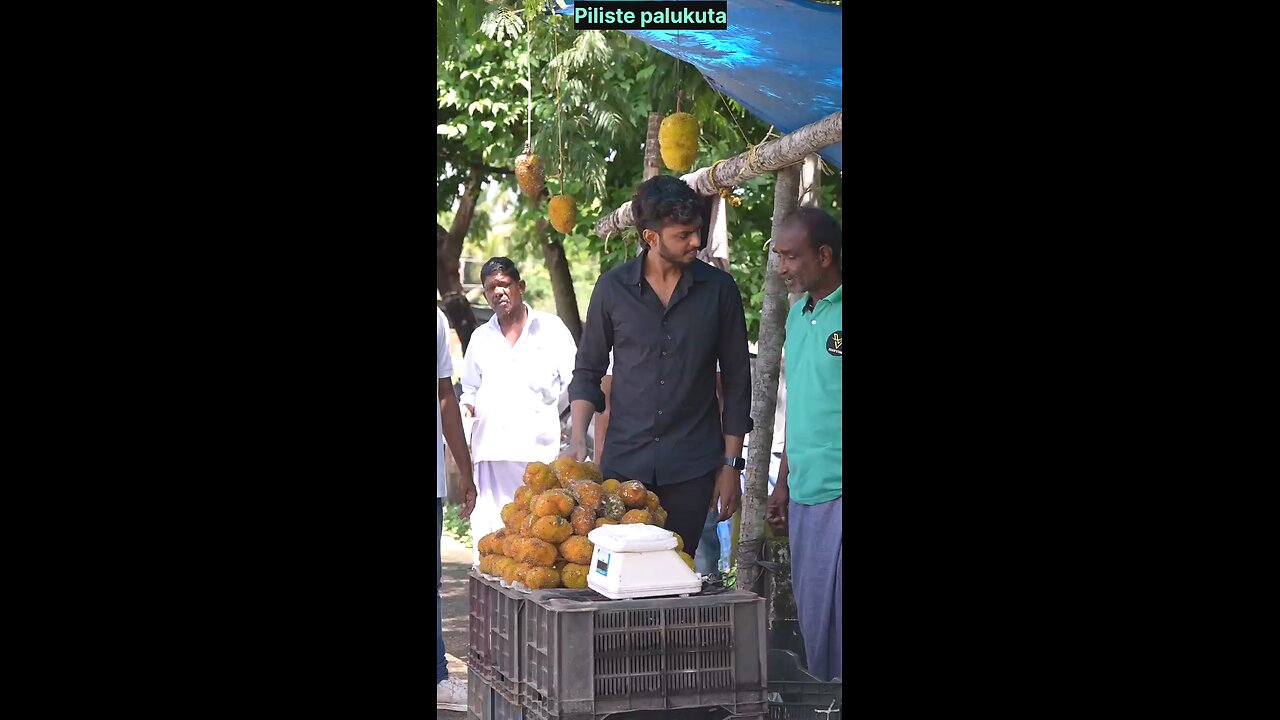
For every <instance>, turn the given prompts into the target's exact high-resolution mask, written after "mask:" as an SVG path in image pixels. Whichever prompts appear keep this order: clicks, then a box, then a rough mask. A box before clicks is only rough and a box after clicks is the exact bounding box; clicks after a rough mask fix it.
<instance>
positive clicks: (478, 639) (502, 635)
mask: <svg viewBox="0 0 1280 720" xmlns="http://www.w3.org/2000/svg"><path fill="white" fill-rule="evenodd" d="M524 601H525V596H522V595H521V594H520V592H519V591H516V590H508V589H506V588H504V587H502V585H500V584H499V583H497V582H495V581H493V580H486V579H485V578H483V577H481V576H480V574H479V573H477V572H476V571H475V570H474V569H473V570H472V571H471V574H470V603H471V605H470V610H469V613H470V615H471V618H470V623H469V627H468V633H467V635H468V642H469V646H468V648H467V665H468V666H469V667H470V668H471V669H473V670H475V671H476V672H478V673H480V676H481V677H482V678H484V680H485V682H488V683H489V684H491V685H493V686H495V687H497V688H498V689H499V690H501V691H502V692H504V693H506V694H507V695H508V696H510V697H515V698H518V697H520V648H519V644H520V608H521V606H522V605H523V604H524Z"/></svg>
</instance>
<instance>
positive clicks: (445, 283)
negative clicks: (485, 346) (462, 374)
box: [436, 167, 481, 352]
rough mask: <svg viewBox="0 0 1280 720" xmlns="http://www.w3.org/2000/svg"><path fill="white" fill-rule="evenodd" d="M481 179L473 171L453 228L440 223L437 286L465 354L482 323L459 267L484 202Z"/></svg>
mask: <svg viewBox="0 0 1280 720" xmlns="http://www.w3.org/2000/svg"><path fill="white" fill-rule="evenodd" d="M480 179H481V171H480V168H475V167H473V168H471V174H470V175H469V176H468V177H467V184H466V187H465V188H464V189H463V192H462V197H461V198H460V199H459V200H458V212H457V213H456V214H455V215H454V216H453V226H452V227H451V228H450V229H449V230H448V231H446V230H445V229H444V228H443V227H442V226H441V225H440V224H439V223H436V287H438V288H439V289H440V298H441V301H442V302H443V303H444V308H443V310H444V314H445V316H446V317H448V318H449V325H450V326H451V327H452V328H453V329H454V330H456V331H457V332H458V339H459V340H460V341H461V342H462V351H463V352H466V351H467V346H468V345H470V344H471V333H473V332H475V329H476V327H477V326H478V325H479V322H477V320H476V314H475V311H474V310H472V309H471V303H469V302H467V297H466V295H464V294H463V292H462V276H461V275H460V274H459V271H458V265H459V258H461V257H462V240H463V238H465V237H466V236H467V230H468V229H470V227H471V219H472V218H473V217H475V214H476V201H478V200H479V199H480Z"/></svg>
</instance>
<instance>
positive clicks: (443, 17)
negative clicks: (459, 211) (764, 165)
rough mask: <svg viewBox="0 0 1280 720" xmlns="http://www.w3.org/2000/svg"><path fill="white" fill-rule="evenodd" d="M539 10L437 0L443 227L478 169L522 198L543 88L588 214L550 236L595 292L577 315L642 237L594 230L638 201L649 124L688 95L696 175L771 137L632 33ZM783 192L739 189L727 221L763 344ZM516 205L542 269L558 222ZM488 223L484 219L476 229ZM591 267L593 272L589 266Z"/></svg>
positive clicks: (568, 172)
mask: <svg viewBox="0 0 1280 720" xmlns="http://www.w3.org/2000/svg"><path fill="white" fill-rule="evenodd" d="M540 5H541V3H540V2H536V0H533V1H531V2H528V3H527V4H519V5H513V4H511V3H509V2H505V3H504V2H484V1H483V0H459V1H458V2H456V3H454V4H451V5H449V6H446V5H445V4H444V2H443V0H437V52H438V53H439V60H438V79H437V83H436V99H437V113H436V118H437V120H436V122H437V125H436V134H437V146H438V148H439V150H438V152H437V163H436V182H437V189H436V210H437V215H438V217H439V216H440V214H441V213H447V212H448V211H449V210H450V209H451V208H452V207H453V205H454V203H455V201H456V200H457V197H458V193H459V188H460V186H461V180H462V179H463V178H464V177H465V176H466V174H467V171H468V168H471V167H479V168H481V169H482V172H483V173H484V177H485V178H486V179H487V180H488V181H490V182H497V183H500V184H502V186H503V187H504V188H506V191H507V192H508V193H514V192H516V190H515V188H516V185H515V177H514V174H513V173H512V172H511V171H512V168H513V167H514V161H515V157H516V156H517V155H518V154H520V152H521V151H522V150H523V148H524V144H525V139H526V136H527V135H528V134H529V133H528V127H527V124H526V123H527V110H526V103H527V101H528V98H529V94H530V84H529V81H528V78H529V77H530V75H531V76H532V81H533V82H532V88H531V89H532V101H533V111H532V116H533V117H532V119H533V127H532V133H531V136H532V147H533V150H534V152H536V153H538V154H539V155H540V156H541V157H542V159H543V163H544V165H545V167H546V174H547V189H548V191H549V193H550V194H553V195H554V194H561V193H564V194H568V195H572V196H573V197H574V199H575V200H576V202H577V206H578V221H577V224H576V225H575V227H574V228H573V229H572V230H571V231H570V232H569V233H567V234H565V235H563V236H561V235H559V234H558V233H555V231H552V233H553V234H555V235H556V236H557V237H558V238H559V239H560V241H561V242H562V243H563V245H564V248H565V252H566V255H567V257H568V258H569V260H570V263H571V266H572V274H573V277H574V281H575V285H578V283H579V282H582V283H583V286H584V287H582V288H581V289H580V290H579V293H578V294H579V298H578V304H579V305H580V306H585V305H586V297H585V296H584V293H585V294H589V292H590V288H591V285H593V280H594V278H595V276H597V275H598V273H599V272H601V271H603V270H607V269H609V268H611V267H613V266H615V265H617V264H619V263H621V262H624V261H625V260H626V259H627V258H629V257H634V255H635V248H636V238H635V232H634V230H630V231H628V232H627V233H625V234H624V235H623V236H615V237H612V238H608V239H603V238H598V237H596V236H595V234H594V232H593V226H594V224H595V221H596V220H597V219H598V218H599V217H600V216H601V215H602V214H604V213H606V212H609V211H611V210H613V209H614V208H616V207H618V206H619V205H621V204H622V203H623V202H626V201H627V200H630V199H631V196H632V194H633V193H634V192H635V188H636V186H637V185H639V184H640V182H641V181H642V179H643V172H644V168H643V160H644V143H645V140H646V131H647V126H648V115H649V113H650V112H661V113H663V114H664V115H665V114H668V113H671V112H673V111H674V110H675V108H676V101H677V92H678V91H681V90H683V93H684V97H683V100H682V102H681V109H682V110H685V111H687V112H691V113H693V114H694V115H695V116H696V117H697V118H698V120H699V122H700V124H701V140H700V143H699V154H698V157H697V159H696V161H695V167H704V166H706V165H710V164H711V163H712V162H714V161H716V160H719V159H723V158H727V157H730V156H732V155H736V154H738V153H741V152H743V151H745V150H746V149H747V147H748V144H758V143H760V142H761V141H763V140H764V139H765V138H766V137H767V136H768V135H769V134H770V131H771V128H770V127H769V126H767V125H765V124H764V123H762V122H760V121H759V120H757V119H756V118H754V117H751V116H750V115H749V114H747V113H746V112H745V111H743V109H742V108H741V106H739V105H738V104H737V103H735V102H733V101H731V100H728V99H727V98H726V97H724V96H722V95H721V94H719V93H718V92H717V91H716V90H714V89H713V88H712V87H710V86H709V85H708V84H707V82H706V81H705V80H704V79H703V78H702V77H701V75H700V74H699V73H698V72H697V70H696V69H695V68H693V67H692V66H690V65H687V64H684V63H682V62H680V61H678V60H676V59H674V58H672V57H670V56H668V55H666V54H664V53H661V52H659V51H657V50H655V49H654V48H652V47H650V46H648V45H646V44H644V43H643V42H641V41H639V40H636V39H634V38H632V37H630V36H628V35H626V34H625V33H622V32H618V31H599V30H584V31H574V30H573V27H572V21H571V20H570V19H568V18H565V17H563V16H556V17H548V16H546V15H542V14H540V13H538V12H536V11H531V10H536V8H537V6H540ZM773 134H775V135H776V134H777V133H776V131H775V132H774V133H773ZM561 151H563V152H561ZM562 157H563V167H562V161H561V158H562ZM561 170H563V182H562V181H561V180H560V178H559V177H558V174H559V173H560V172H561ZM664 172H669V171H666V170H664ZM822 183H823V185H822V200H823V207H825V208H827V209H829V210H831V211H832V212H833V213H834V214H835V215H836V217H837V218H838V219H839V218H840V204H841V203H840V202H839V198H840V192H841V187H840V180H839V175H838V173H833V174H831V175H828V176H825V177H824V178H823V181H822ZM772 191H773V179H772V177H762V178H756V179H753V180H750V181H747V182H746V183H745V184H744V185H743V187H741V188H739V190H738V193H739V198H740V199H741V201H742V204H741V206H740V207H736V208H734V207H730V208H729V210H728V212H729V217H728V219H729V223H728V226H729V233H730V245H731V267H730V271H731V273H732V274H733V276H734V278H735V279H736V280H737V282H738V286H739V288H740V289H741V291H742V294H743V301H744V305H745V306H746V310H747V316H748V318H747V322H748V334H749V335H750V336H751V338H752V339H754V338H755V337H756V336H757V334H758V331H759V311H760V307H761V303H762V298H763V288H764V282H763V280H764V271H765V261H766V259H767V257H766V255H765V252H766V248H765V242H766V240H767V238H768V235H769V232H770V219H771V215H772V209H773V195H772ZM516 205H517V210H516V213H515V216H514V218H513V219H512V222H513V223H514V225H515V230H514V231H513V233H512V235H511V238H512V242H511V246H512V247H511V248H510V254H511V256H512V257H513V259H516V260H517V261H520V260H525V261H529V260H533V261H536V262H541V260H542V252H541V250H540V248H539V247H538V245H537V242H538V241H537V237H538V233H537V232H536V222H537V220H539V219H542V218H545V217H546V205H545V202H530V201H522V202H519V203H517V204H516ZM483 214H484V209H483V207H481V208H480V209H479V210H478V211H477V223H483V222H484V221H483V219H482V218H481V217H480V216H481V215H483ZM584 262H585V263H587V264H589V265H590V267H586V268H584V267H580V266H579V264H580V263H584Z"/></svg>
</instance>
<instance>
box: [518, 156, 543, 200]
mask: <svg viewBox="0 0 1280 720" xmlns="http://www.w3.org/2000/svg"><path fill="white" fill-rule="evenodd" d="M544 180H545V177H544V171H543V168H542V158H540V157H538V154H537V153H531V152H529V149H528V148H527V147H526V148H525V151H524V152H523V153H521V154H520V155H518V156H517V157H516V183H518V184H519V185H520V190H521V191H522V192H523V193H524V194H525V195H528V196H529V197H531V198H535V199H536V198H538V197H539V196H541V195H542V188H543V182H544Z"/></svg>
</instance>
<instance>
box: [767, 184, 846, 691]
mask: <svg viewBox="0 0 1280 720" xmlns="http://www.w3.org/2000/svg"><path fill="white" fill-rule="evenodd" d="M841 245H842V242H841V235H840V225H839V224H838V223H836V221H835V219H834V218H832V217H831V216H830V215H827V214H826V213H824V212H822V211H821V210H816V209H813V208H802V209H800V210H798V211H796V212H795V213H793V214H792V215H790V216H788V217H787V219H786V220H784V221H783V223H782V226H781V228H779V230H778V235H777V237H775V238H774V239H773V252H775V253H777V254H778V273H779V274H780V275H781V276H782V280H783V282H785V283H786V285H787V290H788V291H790V292H803V293H804V295H803V296H802V297H801V298H800V300H799V301H798V302H797V303H796V304H795V305H794V306H793V307H792V308H791V312H790V313H788V314H787V339H786V344H785V345H784V346H783V348H784V349H783V352H784V356H785V357H786V363H787V426H786V438H785V444H784V445H783V448H782V466H781V468H780V469H779V471H778V484H777V486H776V487H775V488H774V491H773V494H772V495H771V496H769V509H768V520H769V523H770V524H771V525H773V527H774V528H775V529H777V530H778V531H779V532H786V533H787V535H788V537H789V539H790V542H791V583H792V589H793V590H794V591H795V596H796V609H797V616H798V617H799V619H800V632H801V633H802V634H803V635H804V645H805V654H806V655H807V656H808V661H809V672H810V673H812V674H813V675H814V676H816V677H817V678H818V679H820V680H831V679H833V678H837V677H842V674H841V672H842V668H841V645H840V633H841V629H842V628H841V622H840V620H841V615H840V604H841V600H842V597H841V588H842V576H841V574H842V571H843V569H844V568H843V564H842V555H843V553H842V547H843V545H844V529H843V524H842V520H843V518H842V515H841V511H842V509H843V504H842V501H843V482H842V481H843V477H842V470H841V461H842V460H843V447H842V442H841V440H840V433H841V430H842V428H841V425H842V421H843V415H842V397H841V390H842V389H843V382H842V372H843V369H844V368H843V365H842V359H841V357H842V354H843V350H844V331H843V329H842V325H841V319H842V315H843V312H842V305H841V298H842V295H843V293H842V287H843V279H842V273H841V269H840V248H841Z"/></svg>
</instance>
